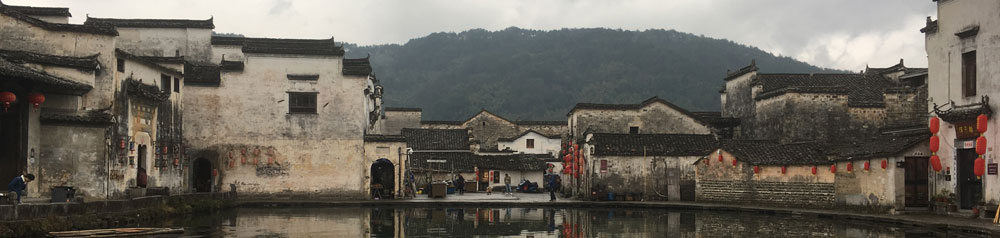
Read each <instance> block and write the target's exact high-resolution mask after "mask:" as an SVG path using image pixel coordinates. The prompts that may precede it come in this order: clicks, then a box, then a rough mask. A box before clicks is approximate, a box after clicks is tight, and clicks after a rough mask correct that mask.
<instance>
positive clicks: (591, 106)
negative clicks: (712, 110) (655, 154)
mask: <svg viewBox="0 0 1000 238" xmlns="http://www.w3.org/2000/svg"><path fill="white" fill-rule="evenodd" d="M656 103H660V104H663V105H665V106H667V107H669V108H670V109H673V110H675V111H677V112H680V113H681V114H684V115H685V116H687V117H688V118H691V120H694V121H695V122H698V123H699V124H702V125H705V126H707V125H708V124H707V123H705V122H704V121H702V120H701V117H699V116H697V115H694V114H693V113H691V112H690V111H688V110H686V109H684V108H681V107H680V106H677V105H674V104H673V103H670V102H669V101H667V100H665V99H662V98H660V97H657V96H653V97H651V98H649V99H646V100H644V101H642V102H640V103H638V104H600V103H577V104H576V106H573V109H570V111H569V113H566V116H567V117H568V116H571V115H573V113H574V112H576V111H579V110H621V111H634V110H640V109H643V108H646V107H648V106H650V105H653V104H656Z"/></svg>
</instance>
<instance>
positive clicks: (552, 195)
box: [545, 174, 559, 202]
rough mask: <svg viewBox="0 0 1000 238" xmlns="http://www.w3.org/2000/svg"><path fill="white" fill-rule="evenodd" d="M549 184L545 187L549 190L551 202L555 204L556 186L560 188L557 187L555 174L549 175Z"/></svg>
mask: <svg viewBox="0 0 1000 238" xmlns="http://www.w3.org/2000/svg"><path fill="white" fill-rule="evenodd" d="M547 182H548V184H546V185H545V188H548V189H549V201H550V202H554V201H556V189H557V187H556V186H559V185H556V175H554V174H552V175H549V179H548V181H547Z"/></svg>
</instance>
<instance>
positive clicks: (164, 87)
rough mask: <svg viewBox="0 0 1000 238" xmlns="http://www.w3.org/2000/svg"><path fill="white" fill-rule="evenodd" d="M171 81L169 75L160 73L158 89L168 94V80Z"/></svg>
mask: <svg viewBox="0 0 1000 238" xmlns="http://www.w3.org/2000/svg"><path fill="white" fill-rule="evenodd" d="M171 81H172V80H171V77H170V75H166V74H160V91H162V92H164V93H166V94H170V82H171Z"/></svg>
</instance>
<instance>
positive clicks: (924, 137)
mask: <svg viewBox="0 0 1000 238" xmlns="http://www.w3.org/2000/svg"><path fill="white" fill-rule="evenodd" d="M930 137H931V133H930V131H928V130H927V127H926V126H924V125H920V126H919V127H917V128H916V129H915V130H911V131H910V132H907V133H899V134H893V135H885V134H883V135H877V136H873V137H869V138H864V139H861V140H856V141H852V142H851V143H844V144H839V145H836V146H831V149H830V151H831V153H832V154H835V155H837V157H838V160H857V159H871V158H879V157H887V156H894V155H897V154H899V153H902V152H904V151H906V150H908V149H910V148H913V147H914V146H916V145H918V144H920V143H923V142H926V141H928V140H929V138H930Z"/></svg>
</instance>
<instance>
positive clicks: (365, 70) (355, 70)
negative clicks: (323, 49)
mask: <svg viewBox="0 0 1000 238" xmlns="http://www.w3.org/2000/svg"><path fill="white" fill-rule="evenodd" d="M343 71H344V75H353V76H368V75H371V74H372V65H371V62H369V61H368V58H367V57H365V58H360V59H344V70H343Z"/></svg>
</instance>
